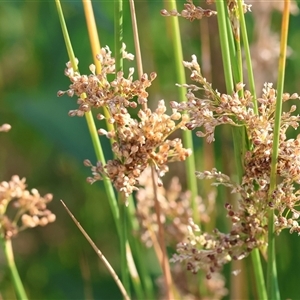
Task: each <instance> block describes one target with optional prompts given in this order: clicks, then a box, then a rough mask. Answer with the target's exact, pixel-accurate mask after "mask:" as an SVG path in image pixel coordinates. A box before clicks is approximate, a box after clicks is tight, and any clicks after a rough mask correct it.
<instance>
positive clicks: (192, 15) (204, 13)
mask: <svg viewBox="0 0 300 300" xmlns="http://www.w3.org/2000/svg"><path fill="white" fill-rule="evenodd" d="M186 2H187V3H185V4H184V9H183V10H182V11H181V12H180V13H179V12H178V11H177V10H176V9H174V10H171V11H167V10H166V9H162V10H161V11H160V13H161V15H162V16H164V17H169V16H172V17H178V16H181V17H183V18H185V19H187V20H189V21H193V20H195V19H198V20H199V19H202V18H203V17H211V16H213V15H216V14H217V12H216V11H214V10H211V9H203V8H201V7H200V6H195V5H194V3H193V1H192V0H187V1H186Z"/></svg>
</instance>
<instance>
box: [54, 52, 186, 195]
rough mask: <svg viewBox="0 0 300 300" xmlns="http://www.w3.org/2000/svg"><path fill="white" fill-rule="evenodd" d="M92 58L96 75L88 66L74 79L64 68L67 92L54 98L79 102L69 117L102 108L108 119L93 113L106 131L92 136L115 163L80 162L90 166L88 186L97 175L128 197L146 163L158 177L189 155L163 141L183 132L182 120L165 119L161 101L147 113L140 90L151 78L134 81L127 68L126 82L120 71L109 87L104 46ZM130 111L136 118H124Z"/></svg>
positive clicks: (110, 64)
mask: <svg viewBox="0 0 300 300" xmlns="http://www.w3.org/2000/svg"><path fill="white" fill-rule="evenodd" d="M127 56H129V54H127ZM98 59H99V61H100V62H101V66H102V68H101V73H100V74H95V68H94V66H92V67H91V68H90V69H91V70H92V74H90V75H89V76H86V75H80V74H79V73H78V72H75V71H74V70H73V69H72V68H71V66H70V64H68V69H67V70H66V75H67V76H69V78H70V80H71V82H72V84H71V85H70V88H69V90H68V91H66V92H59V93H58V94H59V95H63V94H64V93H67V94H68V95H69V96H73V95H74V94H75V95H77V97H79V98H78V100H77V103H78V104H79V108H78V109H76V110H72V111H71V112H70V113H69V114H70V115H71V116H73V115H77V116H82V115H83V114H84V113H85V112H87V111H90V110H91V109H92V108H96V109H97V108H100V107H105V109H107V111H108V116H107V115H106V116H104V115H102V114H101V113H99V114H98V119H99V120H103V119H106V121H107V124H109V125H110V126H111V127H112V129H111V128H109V129H108V130H107V129H104V128H100V129H99V130H98V133H99V135H104V136H106V137H107V138H108V139H111V141H112V142H111V144H112V151H113V153H114V156H115V158H114V159H113V160H109V161H107V163H106V164H104V162H97V164H96V166H93V165H92V164H91V162H90V161H88V160H86V161H85V165H86V166H89V167H91V169H92V174H93V177H89V178H88V181H89V182H90V183H93V182H94V181H95V180H101V179H102V177H103V176H105V177H108V178H109V179H110V180H111V181H112V183H113V184H114V186H115V188H116V189H117V191H119V192H121V193H123V194H124V196H125V197H128V196H129V195H130V194H131V193H132V192H133V191H134V190H137V186H138V178H139V176H140V175H141V173H142V172H143V171H144V170H145V168H146V167H147V166H148V165H149V163H153V164H154V165H155V167H156V170H157V173H158V175H159V177H161V176H163V175H164V174H165V172H167V171H168V166H167V162H171V161H183V160H185V159H186V158H187V157H188V156H189V155H190V154H191V151H190V150H189V149H185V148H183V146H182V142H181V140H180V139H179V138H174V139H169V138H168V137H169V136H170V135H171V134H172V133H173V132H174V131H175V130H177V129H179V128H185V124H186V122H187V118H188V117H187V115H185V114H181V113H179V112H178V111H177V110H176V109H173V110H172V113H171V114H170V115H168V114H166V110H167V108H166V106H165V102H164V100H161V101H159V103H158V107H157V108H156V109H155V110H154V111H151V110H150V109H149V108H147V100H148V92H147V91H146V88H148V87H149V86H150V85H151V82H152V81H153V80H154V79H155V77H156V74H155V73H151V74H150V76H148V75H147V74H143V75H142V77H141V78H140V79H139V80H135V81H134V80H133V73H134V70H133V68H131V69H130V70H129V75H128V77H127V78H124V74H123V72H118V73H117V74H116V77H115V79H114V80H113V81H111V82H109V81H108V78H107V74H111V73H114V70H115V62H114V59H113V58H112V57H111V52H110V51H109V48H108V47H106V48H102V50H101V53H100V54H99V55H98ZM149 78H150V79H149ZM135 99H137V101H135ZM131 108H138V109H139V110H138V113H137V118H134V117H133V114H132V113H131V114H130V112H129V109H131Z"/></svg>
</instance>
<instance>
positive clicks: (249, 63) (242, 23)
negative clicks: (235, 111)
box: [237, 0, 258, 115]
mask: <svg viewBox="0 0 300 300" xmlns="http://www.w3.org/2000/svg"><path fill="white" fill-rule="evenodd" d="M242 2H243V1H242V0H238V1H237V3H238V10H239V17H240V26H241V34H242V39H243V46H244V51H245V57H246V66H247V73H248V80H249V86H250V92H251V94H252V96H253V110H254V113H255V114H256V115H257V114H258V106H257V98H256V90H255V82H254V75H253V68H252V61H251V54H250V47H249V42H248V34H247V28H246V22H245V16H244V11H243V3H242Z"/></svg>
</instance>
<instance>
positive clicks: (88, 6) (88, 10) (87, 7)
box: [82, 0, 113, 130]
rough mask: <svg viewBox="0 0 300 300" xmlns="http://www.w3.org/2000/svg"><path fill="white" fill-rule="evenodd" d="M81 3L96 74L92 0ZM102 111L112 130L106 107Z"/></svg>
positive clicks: (98, 68)
mask: <svg viewBox="0 0 300 300" xmlns="http://www.w3.org/2000/svg"><path fill="white" fill-rule="evenodd" d="M82 4H83V8H84V14H85V20H86V25H87V29H88V34H89V39H90V44H91V49H92V53H93V61H94V65H95V66H96V72H97V74H100V73H101V63H100V61H99V60H98V59H97V54H99V53H100V40H99V36H98V33H97V26H96V21H95V16H94V12H93V7H92V2H91V1H90V0H87V1H85V0H82ZM103 111H104V115H105V119H106V127H107V129H108V130H112V129H113V125H112V124H110V123H108V122H107V120H108V118H109V116H110V115H109V112H108V110H107V108H106V107H103Z"/></svg>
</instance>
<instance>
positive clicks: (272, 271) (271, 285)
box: [267, 0, 290, 300]
mask: <svg viewBox="0 0 300 300" xmlns="http://www.w3.org/2000/svg"><path fill="white" fill-rule="evenodd" d="M289 14H290V1H289V0H285V1H284V9H283V16H282V24H281V41H280V56H279V65H278V85H277V99H276V109H275V123H274V137H273V146H272V164H271V174H270V189H269V199H270V201H272V200H271V199H272V197H271V195H272V193H273V191H274V190H275V188H276V174H277V163H278V162H277V160H278V151H279V135H280V123H281V114H282V94H283V88H284V77H285V64H286V50H287V37H288V26H289ZM267 291H268V298H269V299H274V300H277V299H280V293H279V288H278V280H277V269H276V257H275V232H274V211H273V210H272V209H269V212H268V266H267Z"/></svg>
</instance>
